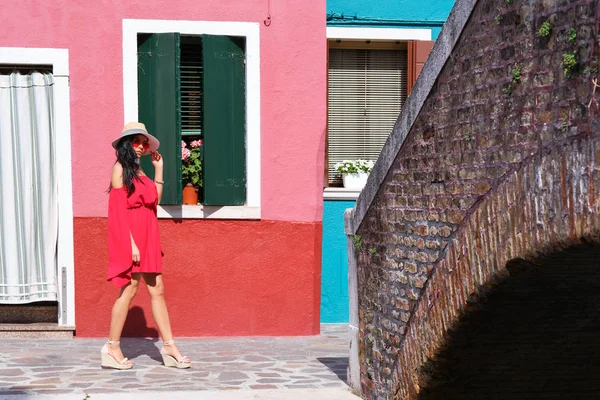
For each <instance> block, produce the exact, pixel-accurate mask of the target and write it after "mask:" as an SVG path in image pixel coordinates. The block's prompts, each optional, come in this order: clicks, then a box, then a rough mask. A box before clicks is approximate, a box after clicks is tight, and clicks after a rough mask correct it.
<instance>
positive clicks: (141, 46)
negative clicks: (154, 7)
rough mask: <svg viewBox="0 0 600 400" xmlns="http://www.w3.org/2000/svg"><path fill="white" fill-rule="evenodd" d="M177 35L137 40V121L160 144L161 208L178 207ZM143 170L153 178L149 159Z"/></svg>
mask: <svg viewBox="0 0 600 400" xmlns="http://www.w3.org/2000/svg"><path fill="white" fill-rule="evenodd" d="M179 82H180V37H179V33H155V34H151V35H140V36H139V37H138V109H139V111H138V117H139V121H140V122H143V123H144V124H145V125H146V128H147V129H148V132H149V133H150V134H152V135H154V136H156V137H157V138H158V140H160V150H159V152H160V153H161V154H162V155H163V157H164V181H165V183H164V185H163V186H164V187H163V195H162V200H161V204H181V191H182V188H181V118H180V112H181V96H180V87H179ZM141 162H142V164H141V165H142V168H143V169H144V171H145V172H146V173H147V174H148V176H150V177H153V176H154V167H153V166H152V163H151V161H150V157H142V161H141Z"/></svg>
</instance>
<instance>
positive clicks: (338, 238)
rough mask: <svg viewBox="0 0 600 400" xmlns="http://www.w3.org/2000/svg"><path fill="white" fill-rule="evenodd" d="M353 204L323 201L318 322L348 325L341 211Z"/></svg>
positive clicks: (346, 263)
mask: <svg viewBox="0 0 600 400" xmlns="http://www.w3.org/2000/svg"><path fill="white" fill-rule="evenodd" d="M354 203H355V202H354V201H336V200H325V207H324V209H323V256H322V260H321V261H322V263H321V265H322V272H321V322H324V323H334V322H348V321H349V317H348V316H349V313H348V253H347V250H346V236H345V235H344V211H346V209H348V208H352V207H354Z"/></svg>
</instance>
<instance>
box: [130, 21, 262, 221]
mask: <svg viewBox="0 0 600 400" xmlns="http://www.w3.org/2000/svg"><path fill="white" fill-rule="evenodd" d="M169 32H178V33H180V34H182V35H203V34H207V35H224V36H242V37H245V38H246V204H245V205H244V206H193V205H181V206H179V205H175V206H159V207H158V217H159V218H223V219H228V218H232V219H260V216H261V210H260V202H261V193H260V191H261V182H260V176H261V164H260V163H261V154H260V25H259V24H258V23H255V22H218V21H176V20H147V19H124V20H123V100H124V123H127V122H129V121H137V120H138V76H137V37H138V34H140V33H169ZM142 122H143V121H142Z"/></svg>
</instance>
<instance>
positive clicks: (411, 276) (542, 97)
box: [346, 0, 600, 399]
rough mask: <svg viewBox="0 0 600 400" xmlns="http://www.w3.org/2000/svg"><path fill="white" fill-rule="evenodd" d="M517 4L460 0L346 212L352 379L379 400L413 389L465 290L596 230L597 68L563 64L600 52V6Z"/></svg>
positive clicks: (590, 2)
mask: <svg viewBox="0 0 600 400" xmlns="http://www.w3.org/2000/svg"><path fill="white" fill-rule="evenodd" d="M508 3H510V4H507V2H504V1H503V0H497V2H492V1H483V0H481V1H477V0H457V2H456V5H455V7H454V9H453V11H452V13H451V15H450V17H449V19H448V23H447V25H446V26H445V27H444V29H443V31H442V34H441V35H440V37H439V39H438V41H437V42H436V45H435V47H434V49H433V51H432V53H431V54H430V58H429V59H428V61H427V63H426V65H425V67H424V69H423V73H422V74H421V75H420V78H419V81H418V82H417V84H416V86H415V89H414V91H413V92H412V93H411V96H409V98H408V100H407V103H406V106H405V109H404V110H403V112H402V114H401V115H400V117H399V119H398V122H397V123H396V126H395V128H394V132H393V133H392V135H391V136H390V139H389V140H388V142H387V143H386V146H385V147H384V149H383V150H382V154H381V156H380V159H379V161H378V162H377V165H376V166H375V169H374V171H373V173H372V174H371V176H370V178H369V181H368V182H367V186H366V188H365V190H364V191H363V192H362V193H361V195H360V197H359V199H358V201H357V203H356V207H355V208H354V209H353V210H352V211H351V212H348V213H347V214H346V233H347V234H348V235H356V236H354V238H353V239H354V243H355V245H356V249H352V247H351V249H350V251H349V253H350V254H349V267H350V269H349V270H350V271H351V272H352V271H353V268H355V273H354V274H353V275H351V280H350V282H351V286H350V293H355V296H356V303H353V302H352V301H353V300H351V328H350V329H351V331H350V337H351V348H352V350H354V349H356V351H355V353H352V352H351V361H350V365H351V369H350V370H351V371H350V372H351V374H350V376H351V382H352V385H353V386H354V387H355V388H356V389H360V391H361V392H362V394H363V396H365V397H367V398H373V399H374V398H414V397H415V396H416V393H417V391H418V378H417V376H418V369H419V368H420V366H421V365H422V364H423V362H424V360H425V359H426V358H427V357H429V356H431V355H433V354H435V352H436V351H437V349H438V348H439V346H440V344H441V343H443V341H444V335H445V332H446V331H447V329H448V327H449V326H450V325H451V324H452V323H454V322H455V321H456V320H457V319H458V316H459V315H460V311H461V309H462V308H461V307H463V306H464V304H465V301H466V298H467V297H468V296H469V295H470V294H471V293H474V292H476V291H477V288H479V287H480V285H483V284H485V283H486V282H487V280H489V279H492V277H494V276H496V275H497V274H501V273H502V271H503V270H504V266H505V265H506V262H507V261H509V260H511V259H514V258H517V257H521V258H523V259H528V258H531V257H535V256H536V255H537V254H543V253H544V252H547V251H549V250H551V249H556V248H561V247H565V246H568V245H570V244H572V243H576V242H577V241H580V240H583V239H587V240H596V238H597V236H598V233H597V231H598V211H599V210H598V205H597V203H598V201H597V199H598V193H597V191H598V185H599V183H598V182H597V169H598V165H597V159H600V153H597V152H596V149H598V148H599V146H598V143H597V142H598V137H599V136H600V120H599V118H598V109H597V108H594V105H593V101H599V100H600V96H599V94H600V93H593V91H592V85H591V80H592V78H594V77H596V75H597V72H596V73H591V69H590V70H589V71H588V72H587V73H586V72H584V71H585V70H584V69H581V70H579V71H578V72H576V73H573V75H572V76H571V77H570V78H567V77H566V76H565V73H564V68H563V65H562V59H563V54H566V53H569V52H573V51H574V50H573V48H572V46H576V47H577V49H576V53H577V55H578V57H579V58H580V59H581V60H584V59H585V60H586V62H587V63H588V64H589V63H592V62H593V61H592V60H594V59H596V58H600V41H599V40H600V39H599V37H600V36H599V33H598V32H599V31H600V23H599V22H597V21H599V20H598V18H597V15H600V1H599V0H577V1H574V2H567V1H563V0H554V1H542V0H534V1H525V0H513V1H512V2H508ZM575 17H576V18H575ZM546 19H551V20H552V21H553V24H554V25H553V26H554V28H553V33H552V36H551V39H549V40H551V41H545V40H542V39H540V37H539V36H538V34H537V31H538V29H539V25H540V24H541V23H542V22H543V21H545V20H546ZM574 20H577V21H578V22H577V32H578V33H577V44H576V45H573V44H571V43H570V42H569V41H568V40H567V36H568V35H567V32H568V30H569V27H570V26H571V24H572V23H573V22H572V21H574ZM516 67H519V70H520V80H519V81H518V82H517V81H516V80H515V79H514V74H515V70H516ZM582 67H583V65H582ZM594 74H596V75H594ZM590 100H591V101H592V106H591V107H588V104H589V103H590ZM350 244H352V241H350ZM467 272H469V274H467ZM353 278H355V279H356V288H354V287H353V286H352V285H353ZM354 304H355V305H354ZM352 310H356V313H354V314H353V313H352ZM434 312H437V313H438V314H439V315H438V316H437V317H435V314H434ZM434 317H435V318H439V320H438V319H435V318H434ZM352 346H355V347H352ZM354 354H356V355H355V356H354ZM353 357H355V358H354V359H353ZM354 360H356V361H354ZM357 365H360V368H357Z"/></svg>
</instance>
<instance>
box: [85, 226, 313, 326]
mask: <svg viewBox="0 0 600 400" xmlns="http://www.w3.org/2000/svg"><path fill="white" fill-rule="evenodd" d="M159 225H160V229H161V239H162V247H163V252H164V253H165V256H164V259H163V279H164V282H165V298H166V301H167V306H168V308H169V313H170V317H171V324H172V326H173V332H174V335H175V336H179V337H181V336H245V335H249V336H270V335H278V336H285V335H314V334H318V333H319V304H320V303H319V302H320V296H321V293H320V282H321V274H320V268H318V267H319V265H320V259H321V223H320V222H318V223H293V222H280V221H252V222H250V221H214V220H159ZM74 230H75V265H76V266H77V268H75V298H76V310H75V312H76V316H75V318H76V324H77V331H76V335H77V336H80V337H105V336H107V335H108V328H109V323H110V311H111V307H112V304H113V302H114V300H115V299H116V297H117V295H118V289H117V288H116V287H114V286H113V285H112V284H110V283H108V282H106V262H107V259H108V252H107V247H106V240H107V239H106V237H107V220H106V218H75V219H74ZM124 336H157V331H156V325H155V324H154V321H153V320H152V313H151V309H150V298H149V295H148V293H147V290H146V289H145V287H144V286H143V284H142V285H141V287H140V290H139V291H138V295H137V297H136V298H135V299H134V302H133V303H132V310H131V311H130V314H129V317H128V321H127V323H126V326H125V330H124Z"/></svg>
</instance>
